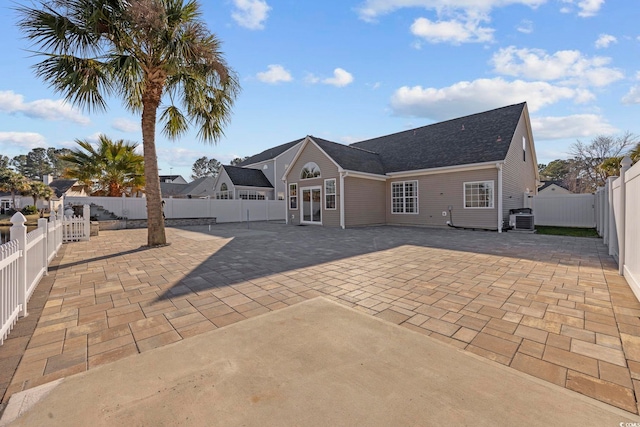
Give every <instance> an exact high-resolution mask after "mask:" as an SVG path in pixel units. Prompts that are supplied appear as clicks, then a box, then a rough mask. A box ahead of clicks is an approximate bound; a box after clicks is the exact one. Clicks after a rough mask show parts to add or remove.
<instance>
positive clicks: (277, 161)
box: [215, 139, 303, 200]
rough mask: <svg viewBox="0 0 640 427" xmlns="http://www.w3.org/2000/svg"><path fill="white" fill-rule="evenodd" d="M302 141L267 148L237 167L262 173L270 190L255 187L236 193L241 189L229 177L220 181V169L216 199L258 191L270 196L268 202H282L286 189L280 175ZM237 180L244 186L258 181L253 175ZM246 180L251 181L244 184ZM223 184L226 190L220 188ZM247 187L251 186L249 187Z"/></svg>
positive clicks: (239, 177) (221, 173)
mask: <svg viewBox="0 0 640 427" xmlns="http://www.w3.org/2000/svg"><path fill="white" fill-rule="evenodd" d="M302 141H303V139H297V140H295V141H291V142H287V143H286V144H282V145H278V146H277V147H273V148H269V149H268V150H264V151H263V152H261V153H259V154H256V155H255V156H251V157H249V158H248V159H246V160H244V161H243V162H242V163H240V164H238V165H237V167H241V168H248V169H256V170H260V171H262V173H263V174H264V176H265V177H266V178H267V180H268V181H269V183H270V184H271V188H270V190H265V187H256V188H251V189H244V190H245V192H243V193H237V190H241V189H238V188H236V187H235V185H236V184H234V183H233V182H231V180H230V178H231V177H227V178H229V179H227V180H224V179H220V178H221V175H223V174H224V172H223V170H222V168H221V170H220V173H219V174H218V181H217V182H216V188H215V191H216V197H217V198H228V197H230V195H234V194H254V193H252V192H253V191H258V192H266V193H265V194H267V193H268V194H270V195H269V196H268V198H269V199H270V200H273V199H275V200H284V198H285V194H286V187H285V185H284V182H283V181H282V175H283V174H284V172H285V170H286V169H287V167H288V166H289V164H290V163H291V160H293V157H294V156H295V155H296V153H297V152H298V149H299V148H300V146H301V145H302ZM225 167H226V166H225ZM232 173H233V172H232ZM237 178H238V179H241V180H243V182H245V184H246V183H248V184H255V183H256V182H257V181H255V180H256V179H259V177H258V175H253V176H252V177H249V176H246V177H244V176H242V177H241V176H238V177H237ZM248 178H251V179H252V180H253V181H250V182H246V179H248ZM223 184H225V186H226V189H223V188H222V187H223ZM249 187H252V186H251V185H250V186H249ZM269 191H270V192H269ZM265 197H267V196H265Z"/></svg>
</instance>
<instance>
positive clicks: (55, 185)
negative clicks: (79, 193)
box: [49, 179, 78, 197]
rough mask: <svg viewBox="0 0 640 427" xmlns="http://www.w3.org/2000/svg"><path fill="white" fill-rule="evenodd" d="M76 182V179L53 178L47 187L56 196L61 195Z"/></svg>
mask: <svg viewBox="0 0 640 427" xmlns="http://www.w3.org/2000/svg"><path fill="white" fill-rule="evenodd" d="M76 182H78V180H77V179H54V180H53V181H51V182H50V183H49V187H51V188H52V189H53V191H55V193H56V197H60V196H62V195H63V194H64V193H65V192H66V191H67V190H69V189H70V188H71V187H73V186H74V184H75V183H76Z"/></svg>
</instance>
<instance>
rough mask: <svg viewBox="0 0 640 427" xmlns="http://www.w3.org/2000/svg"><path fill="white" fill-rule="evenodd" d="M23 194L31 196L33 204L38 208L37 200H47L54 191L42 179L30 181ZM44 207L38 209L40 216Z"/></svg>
mask: <svg viewBox="0 0 640 427" xmlns="http://www.w3.org/2000/svg"><path fill="white" fill-rule="evenodd" d="M23 194H25V195H29V196H31V197H33V206H35V207H36V209H37V208H38V200H39V199H44V200H49V199H51V197H53V195H54V192H53V189H52V188H51V187H49V186H48V185H47V184H45V183H44V182H42V181H30V182H29V189H28V190H26V191H24V192H23ZM43 213H44V209H42V210H40V217H41V218H42V217H43Z"/></svg>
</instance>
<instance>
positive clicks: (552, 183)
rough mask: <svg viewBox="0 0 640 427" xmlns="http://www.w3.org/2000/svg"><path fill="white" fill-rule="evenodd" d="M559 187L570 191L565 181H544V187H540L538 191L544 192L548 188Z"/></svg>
mask: <svg viewBox="0 0 640 427" xmlns="http://www.w3.org/2000/svg"><path fill="white" fill-rule="evenodd" d="M554 184H555V185H557V186H558V187H561V188H564V189H565V190H569V189H568V188H567V186H566V185H565V183H564V182H563V181H544V182H543V183H542V186H540V187H538V191H540V190H544V189H545V188H547V187H550V186H552V185H554Z"/></svg>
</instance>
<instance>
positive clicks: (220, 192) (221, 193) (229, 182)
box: [214, 166, 284, 200]
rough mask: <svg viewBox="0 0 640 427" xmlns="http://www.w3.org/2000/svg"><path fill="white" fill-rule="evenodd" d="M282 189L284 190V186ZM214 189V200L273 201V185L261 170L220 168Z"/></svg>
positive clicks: (233, 167)
mask: <svg viewBox="0 0 640 427" xmlns="http://www.w3.org/2000/svg"><path fill="white" fill-rule="evenodd" d="M282 187H283V188H284V184H283V185H282ZM214 188H215V189H216V196H215V197H216V199H245V200H265V199H266V200H273V199H274V188H273V184H272V183H271V182H270V181H269V179H268V178H267V176H266V175H265V174H264V173H263V170H261V169H252V168H249V167H239V166H222V167H221V168H220V172H219V173H218V177H217V178H216V182H215V185H214ZM283 199H284V196H283Z"/></svg>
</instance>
